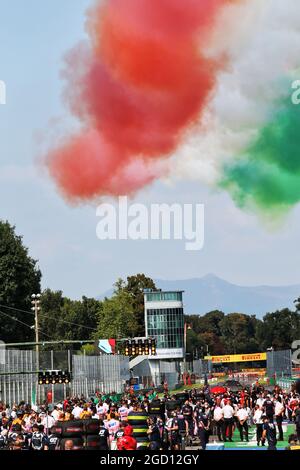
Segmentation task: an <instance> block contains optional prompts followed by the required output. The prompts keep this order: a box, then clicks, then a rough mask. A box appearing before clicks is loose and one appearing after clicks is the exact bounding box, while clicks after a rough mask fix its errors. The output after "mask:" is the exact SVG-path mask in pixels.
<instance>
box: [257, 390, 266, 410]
mask: <svg viewBox="0 0 300 470" xmlns="http://www.w3.org/2000/svg"><path fill="white" fill-rule="evenodd" d="M264 403H265V398H264V397H263V395H262V393H260V394H259V397H258V399H257V400H256V405H258V406H259V407H263V406H264Z"/></svg>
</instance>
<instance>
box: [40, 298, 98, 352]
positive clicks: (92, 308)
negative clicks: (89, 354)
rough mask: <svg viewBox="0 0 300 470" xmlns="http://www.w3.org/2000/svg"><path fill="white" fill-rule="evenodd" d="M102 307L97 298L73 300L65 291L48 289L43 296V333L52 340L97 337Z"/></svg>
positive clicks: (41, 325)
mask: <svg viewBox="0 0 300 470" xmlns="http://www.w3.org/2000/svg"><path fill="white" fill-rule="evenodd" d="M101 308H102V302H101V301H98V300H96V299H89V298H87V297H83V298H82V300H71V299H69V298H67V297H63V294H62V292H61V291H56V292H54V291H51V290H50V289H46V290H45V291H44V292H43V293H42V296H41V312H40V315H39V327H40V332H41V335H42V336H43V335H44V336H45V337H46V339H48V340H52V341H56V340H81V339H82V340H88V339H93V336H94V333H95V331H96V329H97V321H98V315H99V313H100V311H101ZM52 347H53V346H51V348H52Z"/></svg>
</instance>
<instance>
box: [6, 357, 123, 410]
mask: <svg viewBox="0 0 300 470" xmlns="http://www.w3.org/2000/svg"><path fill="white" fill-rule="evenodd" d="M39 370H70V371H71V373H72V381H71V382H70V383H69V384H67V385H66V384H63V385H38V383H37V378H38V375H37V372H38V371H39ZM129 377H130V372H129V359H128V358H127V357H124V356H119V355H101V356H84V355H76V354H73V352H72V351H69V350H68V351H40V353H39V355H38V357H37V353H36V351H31V350H28V351H20V350H12V349H7V350H4V351H2V354H1V361H0V401H2V402H5V403H8V404H10V405H11V404H13V403H20V402H21V401H25V402H26V403H33V404H35V403H36V404H40V403H43V402H45V400H47V399H48V400H49V395H50V396H51V398H52V401H53V402H58V401H61V400H63V399H64V398H65V397H66V396H75V395H76V396H81V395H84V396H86V397H87V396H91V395H93V394H95V392H96V391H99V392H102V393H110V392H116V393H120V392H122V391H123V390H124V386H125V382H126V380H128V379H129Z"/></svg>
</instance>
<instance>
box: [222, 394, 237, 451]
mask: <svg viewBox="0 0 300 470" xmlns="http://www.w3.org/2000/svg"><path fill="white" fill-rule="evenodd" d="M233 415H234V409H233V408H232V406H231V400H228V401H227V403H226V404H225V405H224V407H223V416H224V428H223V439H224V442H227V431H228V438H229V442H232V433H233Z"/></svg>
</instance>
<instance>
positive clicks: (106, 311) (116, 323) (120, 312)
mask: <svg viewBox="0 0 300 470" xmlns="http://www.w3.org/2000/svg"><path fill="white" fill-rule="evenodd" d="M137 329H138V324H137V319H136V315H135V311H134V306H133V298H132V295H131V294H130V293H129V292H127V291H126V290H125V288H124V283H123V282H122V281H121V280H119V281H117V283H116V284H115V291H114V294H113V296H112V297H111V298H110V299H105V300H104V301H103V302H102V308H101V311H100V312H99V314H98V324H97V332H96V333H95V335H94V337H95V339H98V338H99V339H106V338H116V339H117V338H125V337H129V336H135V335H136V333H137Z"/></svg>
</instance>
